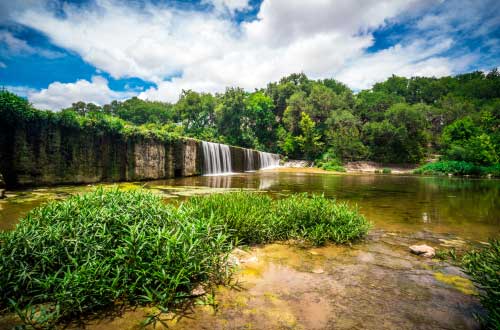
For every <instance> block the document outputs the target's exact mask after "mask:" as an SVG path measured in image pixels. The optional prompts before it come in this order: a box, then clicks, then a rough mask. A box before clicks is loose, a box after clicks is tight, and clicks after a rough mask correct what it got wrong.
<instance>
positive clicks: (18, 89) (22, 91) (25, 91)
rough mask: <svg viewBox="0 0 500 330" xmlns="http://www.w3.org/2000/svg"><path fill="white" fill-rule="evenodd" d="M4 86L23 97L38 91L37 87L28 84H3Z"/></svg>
mask: <svg viewBox="0 0 500 330" xmlns="http://www.w3.org/2000/svg"><path fill="white" fill-rule="evenodd" d="M3 87H4V88H5V89H6V90H8V91H9V92H11V93H14V94H17V95H19V96H22V97H28V95H29V94H30V93H34V92H36V89H34V88H31V87H28V86H3Z"/></svg>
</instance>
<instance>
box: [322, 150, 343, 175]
mask: <svg viewBox="0 0 500 330" xmlns="http://www.w3.org/2000/svg"><path fill="white" fill-rule="evenodd" d="M316 164H317V166H318V167H319V168H321V169H323V170H326V171H337V172H346V169H345V168H344V166H342V161H341V160H340V158H339V157H337V155H336V154H335V152H334V151H333V149H330V150H328V151H327V152H325V153H324V154H323V155H321V158H319V159H317V160H316Z"/></svg>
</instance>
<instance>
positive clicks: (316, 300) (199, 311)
mask: <svg viewBox="0 0 500 330" xmlns="http://www.w3.org/2000/svg"><path fill="white" fill-rule="evenodd" d="M119 186H120V187H121V188H122V189H132V188H135V187H137V186H144V187H145V188H147V189H151V190H152V191H153V192H155V193H158V194H161V195H163V196H165V197H166V198H175V199H169V200H181V199H183V198H186V197H188V196H192V195H196V194H210V193H217V192H225V191H231V190H239V189H249V190H263V191H267V192H269V193H270V194H272V195H273V196H276V197H279V196H280V195H282V194H289V193H293V192H315V193H324V194H325V195H326V196H328V197H332V198H337V199H338V200H342V201H347V202H348V203H351V204H353V205H354V204H356V205H358V207H359V209H360V211H361V213H363V214H364V215H365V216H366V217H367V218H368V219H369V220H371V221H372V222H373V223H374V229H373V230H372V231H371V233H370V234H369V236H368V237H367V238H366V239H365V240H363V241H361V242H358V243H356V244H354V245H353V246H351V247H349V246H333V245H332V246H326V247H322V248H315V249H312V248H309V247H305V246H300V245H288V244H271V245H266V246H258V247H251V248H250V250H249V251H247V252H242V253H243V254H244V255H243V256H240V257H241V258H240V260H241V261H242V263H241V265H240V268H239V271H238V272H237V274H236V276H235V279H236V280H237V281H238V283H239V287H238V289H231V288H227V287H221V288H218V289H217V290H216V295H215V297H216V298H215V303H216V307H217V308H214V307H213V306H208V305H199V306H196V307H193V308H192V310H190V311H188V312H187V313H184V314H178V315H175V317H176V318H175V320H174V321H169V322H168V324H169V326H170V328H173V329H415V328H418V329H475V328H478V324H477V322H476V321H475V319H474V317H473V314H474V313H483V311H482V309H481V307H480V305H479V304H478V299H477V292H476V290H475V289H474V287H473V285H472V283H471V282H470V281H469V280H468V279H467V277H466V276H465V275H464V274H463V273H462V272H461V271H460V269H458V268H457V267H455V266H452V265H450V264H449V263H447V262H443V261H439V260H436V259H432V260H430V259H424V258H420V257H417V256H414V255H411V254H410V253H409V252H408V246H409V245H412V244H420V243H425V244H429V245H431V246H434V247H436V248H438V249H447V248H450V247H454V248H458V249H460V248H466V247H467V246H470V245H481V244H484V243H481V242H484V241H485V240H487V238H488V237H498V235H499V234H500V181H498V180H475V179H458V178H448V177H416V176H395V175H334V174H330V173H323V172H321V171H315V170H304V169H294V170H274V171H263V172H256V173H245V174H236V175H230V176H209V177H191V178H181V179H172V180H162V181H152V182H146V183H123V184H119ZM91 189H94V188H93V187H92V186H78V187H54V188H39V189H32V190H24V191H15V192H9V193H8V196H9V197H8V198H7V199H5V200H3V201H1V202H0V229H2V228H3V229H11V228H12V227H13V226H14V224H15V223H16V222H17V219H18V217H19V216H20V215H23V214H25V213H26V212H27V211H28V210H29V209H31V208H33V207H35V206H37V205H40V204H41V203H43V202H45V201H47V200H50V199H58V198H65V197H66V196H68V194H72V193H80V192H85V191H89V190H91ZM245 260H246V261H247V262H245ZM206 301H207V299H206V298H205V302H206ZM202 302H203V301H201V303H202ZM212 302H213V301H212ZM147 312H148V310H147V309H137V310H134V311H128V312H126V313H124V314H123V315H122V316H120V317H118V318H114V319H109V318H103V319H101V320H98V321H93V322H91V323H90V324H89V325H88V328H89V329H135V328H139V323H140V322H141V321H142V320H143V319H144V315H145V314H146V313H147ZM1 325H2V323H1V322H0V326H1Z"/></svg>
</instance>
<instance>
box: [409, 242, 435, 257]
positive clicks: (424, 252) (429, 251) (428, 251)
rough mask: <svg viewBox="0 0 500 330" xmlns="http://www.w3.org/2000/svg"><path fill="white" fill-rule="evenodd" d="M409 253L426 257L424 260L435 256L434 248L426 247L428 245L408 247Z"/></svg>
mask: <svg viewBox="0 0 500 330" xmlns="http://www.w3.org/2000/svg"><path fill="white" fill-rule="evenodd" d="M410 251H411V253H413V254H416V255H419V256H422V257H426V258H432V257H434V256H435V255H436V251H434V248H432V247H430V246H428V245H425V244H423V245H412V246H410Z"/></svg>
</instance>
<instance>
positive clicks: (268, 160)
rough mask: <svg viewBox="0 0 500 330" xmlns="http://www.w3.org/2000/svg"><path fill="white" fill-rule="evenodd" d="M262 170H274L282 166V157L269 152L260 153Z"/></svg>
mask: <svg viewBox="0 0 500 330" xmlns="http://www.w3.org/2000/svg"><path fill="white" fill-rule="evenodd" d="M259 159H260V168H261V169H263V168H274V167H278V166H279V165H280V156H279V155H277V154H272V153H269V152H263V151H259Z"/></svg>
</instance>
